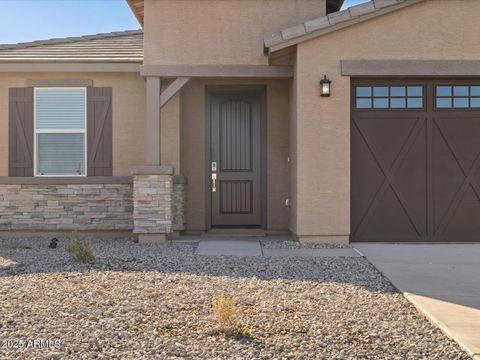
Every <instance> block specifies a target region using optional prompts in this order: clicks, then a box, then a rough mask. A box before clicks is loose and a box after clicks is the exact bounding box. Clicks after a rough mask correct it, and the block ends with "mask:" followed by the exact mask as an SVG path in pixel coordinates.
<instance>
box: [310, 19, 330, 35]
mask: <svg viewBox="0 0 480 360" xmlns="http://www.w3.org/2000/svg"><path fill="white" fill-rule="evenodd" d="M327 26H330V21H328V16H322V17H319V18H316V19H313V20H309V21H307V22H305V29H306V30H307V32H312V31H315V30H318V29H322V28H325V27H327Z"/></svg>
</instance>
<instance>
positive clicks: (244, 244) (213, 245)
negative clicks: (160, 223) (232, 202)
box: [196, 237, 361, 257]
mask: <svg viewBox="0 0 480 360" xmlns="http://www.w3.org/2000/svg"><path fill="white" fill-rule="evenodd" d="M196 254H197V255H204V256H215V255H217V256H218V255H224V256H264V257H276V256H284V257H291V256H300V257H321V256H348V257H360V256H361V255H360V254H359V253H358V252H357V251H355V250H354V249H351V248H345V249H335V248H332V249H279V248H262V246H261V244H260V239H259V238H258V237H238V238H235V237H228V238H218V237H214V238H202V239H201V241H200V243H199V244H198V247H197V250H196Z"/></svg>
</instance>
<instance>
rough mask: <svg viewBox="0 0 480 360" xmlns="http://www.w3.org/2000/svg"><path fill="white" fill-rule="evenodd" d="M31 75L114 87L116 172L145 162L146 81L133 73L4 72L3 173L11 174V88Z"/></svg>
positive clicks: (0, 87)
mask: <svg viewBox="0 0 480 360" xmlns="http://www.w3.org/2000/svg"><path fill="white" fill-rule="evenodd" d="M31 79H87V80H93V85H94V86H108V87H112V92H113V95H112V117H113V175H130V174H131V170H132V168H133V167H134V166H136V165H139V164H140V165H141V164H142V163H143V162H144V148H145V144H144V141H143V138H144V128H145V81H144V80H143V78H142V77H140V75H139V74H130V73H75V74H71V73H70V74H68V73H65V74H62V73H0V176H7V175H8V89H9V88H11V87H24V86H25V82H26V80H31Z"/></svg>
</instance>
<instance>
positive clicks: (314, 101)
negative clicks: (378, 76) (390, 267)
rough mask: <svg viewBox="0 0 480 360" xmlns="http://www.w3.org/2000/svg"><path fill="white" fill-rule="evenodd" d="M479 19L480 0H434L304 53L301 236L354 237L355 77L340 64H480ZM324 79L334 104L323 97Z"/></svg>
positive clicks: (323, 40) (314, 43) (304, 47)
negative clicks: (455, 61) (352, 61)
mask: <svg viewBox="0 0 480 360" xmlns="http://www.w3.org/2000/svg"><path fill="white" fill-rule="evenodd" d="M478 14H480V1H478V0H455V1H453V0H428V1H425V2H423V3H419V4H416V5H412V6H410V7H408V8H405V9H403V10H399V11H397V12H393V13H391V14H387V15H384V16H382V17H378V18H375V19H372V20H370V21H367V22H364V23H360V24H357V25H355V26H352V27H350V28H347V29H344V30H340V31H337V32H334V33H331V34H328V35H325V36H323V37H319V38H317V39H313V40H310V41H308V42H305V43H303V44H300V45H299V46H298V54H297V66H298V69H297V72H298V78H297V89H298V102H297V108H296V117H297V131H298V142H297V144H296V151H297V168H296V170H295V172H296V177H297V182H298V185H297V189H296V191H297V193H296V196H295V199H294V201H296V206H297V213H298V216H296V215H293V216H292V219H296V220H295V222H296V224H293V225H292V229H296V233H297V235H299V236H300V237H308V236H312V237H316V236H331V235H337V236H338V235H339V236H342V235H343V236H346V235H348V234H349V233H350V78H349V77H345V76H342V75H341V74H340V60H347V59H356V60H357V59H372V60H373V59H396V60H399V59H440V60H446V59H448V60H450V59H475V60H478V59H479V58H480V41H479V40H478V34H479V30H478V21H477V19H476V17H477V15H478ZM324 74H326V75H327V76H328V77H329V78H330V80H332V82H333V84H332V96H331V97H330V98H321V97H320V96H319V80H320V79H321V78H322V77H323V75H324ZM293 176H294V177H295V174H294V175H293Z"/></svg>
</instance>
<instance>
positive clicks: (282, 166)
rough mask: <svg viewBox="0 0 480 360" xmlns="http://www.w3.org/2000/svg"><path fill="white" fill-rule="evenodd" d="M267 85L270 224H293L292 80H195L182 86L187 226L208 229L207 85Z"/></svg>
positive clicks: (284, 226)
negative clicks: (290, 203) (290, 155)
mask: <svg viewBox="0 0 480 360" xmlns="http://www.w3.org/2000/svg"><path fill="white" fill-rule="evenodd" d="M259 84H260V85H266V88H267V158H268V159H267V212H268V214H267V227H268V229H270V230H286V229H288V226H289V208H288V207H287V206H285V199H286V198H288V197H289V168H288V161H287V159H288V153H289V100H288V99H289V81H288V80H260V79H259V80H231V79H230V80H228V79H225V80H192V81H191V82H190V83H188V84H187V85H186V86H185V87H184V89H183V90H182V174H183V175H185V176H187V178H188V185H187V202H186V210H185V211H186V212H185V216H186V227H187V230H190V231H201V230H205V229H206V218H205V216H206V215H205V208H206V196H207V195H206V194H205V188H206V184H205V164H206V159H205V150H206V148H205V146H206V144H205V138H206V134H205V129H206V118H205V87H206V86H208V85H259Z"/></svg>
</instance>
